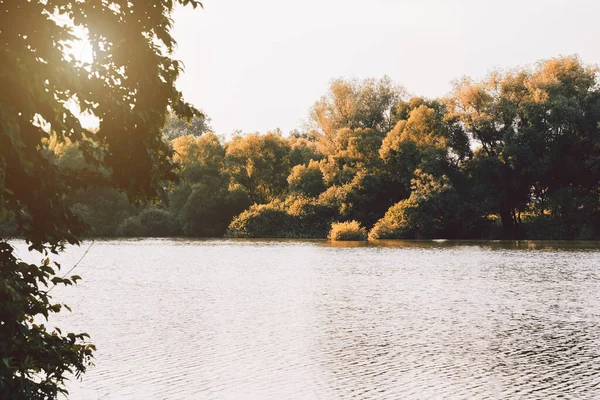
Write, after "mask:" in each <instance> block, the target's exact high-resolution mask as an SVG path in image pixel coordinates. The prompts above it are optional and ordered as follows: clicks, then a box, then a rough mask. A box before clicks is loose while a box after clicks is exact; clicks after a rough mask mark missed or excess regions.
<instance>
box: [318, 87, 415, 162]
mask: <svg viewBox="0 0 600 400" xmlns="http://www.w3.org/2000/svg"><path fill="white" fill-rule="evenodd" d="M403 94H404V90H403V89H402V88H401V87H399V86H397V85H395V84H394V83H393V82H392V81H391V80H390V79H389V78H388V77H383V78H382V79H379V80H376V79H365V80H362V81H358V80H344V79H337V80H334V81H333V82H332V83H331V85H330V87H329V92H328V93H327V94H326V95H325V96H323V97H321V99H320V100H318V101H317V102H316V103H315V104H314V106H313V107H312V109H311V111H310V121H309V127H310V128H311V129H312V131H313V136H315V137H316V138H317V140H318V143H319V145H320V149H321V151H322V152H323V153H324V154H331V153H333V152H335V151H337V150H338V149H339V147H340V143H339V142H338V140H337V135H338V131H339V130H340V129H343V128H348V129H358V128H363V129H372V130H374V131H377V132H382V133H385V132H387V131H389V130H390V129H391V128H392V127H393V126H394V124H395V120H394V112H393V109H394V108H395V106H396V103H397V102H398V101H399V100H400V99H401V97H402V96H403Z"/></svg>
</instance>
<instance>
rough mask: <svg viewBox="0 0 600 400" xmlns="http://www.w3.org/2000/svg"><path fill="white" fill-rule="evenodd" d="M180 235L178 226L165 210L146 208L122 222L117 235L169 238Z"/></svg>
mask: <svg viewBox="0 0 600 400" xmlns="http://www.w3.org/2000/svg"><path fill="white" fill-rule="evenodd" d="M180 234H181V228H180V227H179V224H178V223H177V221H176V220H175V218H173V216H172V215H171V214H170V213H169V212H168V211H166V210H162V209H159V208H156V207H152V206H151V207H148V208H145V209H144V210H142V211H141V212H140V213H139V214H138V215H136V216H135V217H129V218H127V219H126V220H125V221H123V222H122V223H121V224H120V225H119V228H118V229H117V235H119V236H126V237H141V236H146V237H170V236H178V235H180Z"/></svg>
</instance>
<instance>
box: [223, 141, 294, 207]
mask: <svg viewBox="0 0 600 400" xmlns="http://www.w3.org/2000/svg"><path fill="white" fill-rule="evenodd" d="M290 151H291V148H290V145H289V143H288V142H287V141H286V140H285V139H284V138H282V137H281V136H279V135H277V134H276V133H272V132H269V133H267V134H266V135H259V134H250V135H246V136H236V137H234V138H233V140H232V141H231V142H230V143H229V144H228V145H227V151H226V154H225V168H226V171H227V173H228V174H229V175H230V176H231V179H232V181H233V182H234V183H235V184H237V185H240V186H241V187H243V188H244V189H245V190H246V192H247V193H248V197H250V201H252V202H253V203H266V202H269V201H272V200H274V199H275V198H277V197H278V196H280V195H282V194H283V193H284V191H285V190H286V189H287V177H288V175H289V174H290V170H291V167H292V165H291V163H290Z"/></svg>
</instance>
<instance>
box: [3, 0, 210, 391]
mask: <svg viewBox="0 0 600 400" xmlns="http://www.w3.org/2000/svg"><path fill="white" fill-rule="evenodd" d="M177 3H181V4H184V5H185V4H191V5H193V6H194V7H195V6H197V5H199V4H200V3H199V2H197V1H195V0H180V1H175V2H173V1H156V2H139V1H135V2H132V1H122V0H107V1H102V2H98V1H93V2H75V1H65V0H47V1H43V2H42V1H31V2H22V1H10V2H6V1H5V2H3V4H2V12H1V13H0V43H1V44H2V45H1V46H0V65H2V69H1V78H2V89H3V90H2V91H0V143H2V145H1V146H0V214H1V215H11V214H12V215H15V219H16V224H17V230H18V232H19V234H20V235H21V236H22V237H24V238H25V239H26V240H27V241H28V242H29V243H30V248H31V249H36V250H39V251H42V252H44V253H46V254H47V253H49V252H56V251H59V250H61V249H62V248H63V246H64V244H65V242H68V243H78V242H79V235H80V234H81V232H82V230H83V224H81V223H80V222H79V220H78V219H77V218H76V217H75V216H74V214H73V212H72V211H71V209H70V205H69V204H68V202H67V201H66V200H65V199H66V198H67V194H68V193H72V192H73V191H74V190H76V189H78V188H82V187H85V186H87V185H88V182H87V181H86V180H85V179H84V178H79V179H77V176H73V175H72V174H66V173H65V172H64V169H61V168H59V167H58V166H57V165H55V163H54V162H53V161H52V160H51V159H50V157H48V154H47V152H46V151H45V150H44V146H45V145H44V142H45V141H47V140H49V139H50V137H51V134H50V132H52V134H53V135H56V137H57V140H59V141H62V140H65V139H69V140H70V141H71V142H72V143H77V144H78V146H79V149H80V150H81V151H82V152H83V154H84V157H85V158H86V159H87V160H88V161H90V162H95V163H101V164H103V165H105V166H106V167H107V168H108V169H110V171H111V176H110V182H111V184H112V185H113V186H115V187H116V188H119V189H124V190H126V191H127V192H128V193H129V194H130V195H131V196H132V197H134V198H145V197H151V196H154V195H156V193H157V191H160V190H161V189H162V188H163V182H164V181H165V180H166V179H170V178H172V177H173V169H172V162H171V161H170V155H171V150H170V149H169V147H168V146H167V144H166V143H165V142H164V141H163V140H162V137H161V129H162V126H163V124H164V122H165V114H166V111H167V108H170V109H171V110H173V111H174V112H175V113H176V114H177V115H178V116H180V117H184V118H191V117H192V116H194V114H197V112H195V110H194V109H193V108H192V107H190V106H189V105H188V104H186V103H185V102H183V100H182V96H181V93H180V92H178V91H177V90H176V88H175V81H176V79H177V77H178V75H179V73H180V71H181V66H180V63H179V62H178V61H176V60H173V59H172V58H171V54H172V49H173V46H174V45H175V42H174V40H173V38H172V36H171V27H172V20H171V18H170V15H171V13H172V11H173V8H174V7H175V5H176V4H177ZM59 21H67V22H66V23H63V22H59ZM75 28H78V29H80V31H83V32H85V33H86V34H87V38H88V40H89V43H90V46H91V49H92V53H93V62H92V63H89V64H86V63H84V62H82V61H79V60H77V59H76V58H74V57H72V56H71V55H69V53H68V50H69V43H70V42H71V41H73V40H76V39H77V38H76V35H75V33H76V32H77V31H76V30H75ZM72 104H76V105H77V106H78V108H79V109H80V111H81V112H84V113H92V114H94V115H95V116H96V117H98V119H99V127H98V130H97V131H96V132H90V131H87V130H85V129H83V128H82V127H81V124H80V122H79V120H78V118H77V116H76V114H74V112H73V111H72V110H73V107H72V106H71V105H72ZM92 143H94V144H95V146H94V145H92ZM99 148H101V149H103V150H104V154H103V156H102V157H98V155H97V149H99ZM58 268H59V266H58V265H57V264H52V263H51V262H50V261H49V260H48V259H47V258H46V259H45V261H44V262H43V263H42V265H33V264H27V263H24V262H22V261H20V260H18V259H17V258H16V257H15V256H14V250H13V248H12V247H11V246H10V245H9V244H8V243H6V242H5V241H0V318H1V320H0V356H1V357H2V360H1V362H0V398H6V399H9V398H10V399H26V398H27V399H46V398H55V397H57V395H58V394H59V393H65V391H66V390H65V386H64V382H65V379H67V377H68V374H69V373H73V374H75V375H76V376H78V375H80V374H81V373H83V372H85V370H86V368H87V366H88V365H89V362H90V358H91V356H92V351H93V346H92V345H90V344H87V343H85V339H86V336H85V334H77V335H75V334H71V333H61V332H60V331H58V330H49V329H48V328H47V327H46V326H45V325H44V324H43V323H42V320H41V318H44V317H48V316H49V315H50V314H51V313H55V312H59V311H60V310H61V308H62V306H61V305H60V304H56V303H54V302H53V301H52V299H51V298H50V295H49V294H48V286H47V285H51V284H66V285H69V284H73V283H74V282H75V281H76V280H77V279H78V277H77V276H72V277H70V278H61V277H59V276H58V275H57V273H58Z"/></svg>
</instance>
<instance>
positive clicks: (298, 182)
mask: <svg viewBox="0 0 600 400" xmlns="http://www.w3.org/2000/svg"><path fill="white" fill-rule="evenodd" d="M287 181H288V184H289V190H290V192H291V193H298V194H303V195H306V196H311V197H315V196H318V195H319V194H320V193H322V192H323V191H325V189H326V186H325V182H324V180H323V172H321V168H320V167H319V163H318V162H317V161H315V160H310V162H309V163H308V165H296V166H295V167H294V168H292V172H291V173H290V176H288V179H287Z"/></svg>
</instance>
